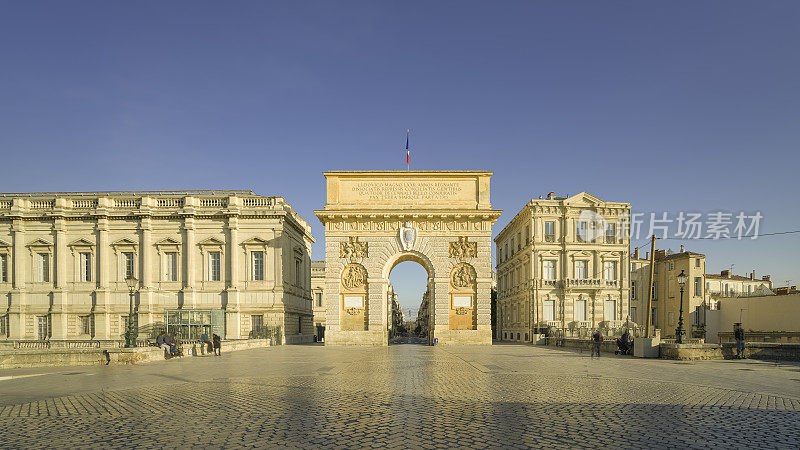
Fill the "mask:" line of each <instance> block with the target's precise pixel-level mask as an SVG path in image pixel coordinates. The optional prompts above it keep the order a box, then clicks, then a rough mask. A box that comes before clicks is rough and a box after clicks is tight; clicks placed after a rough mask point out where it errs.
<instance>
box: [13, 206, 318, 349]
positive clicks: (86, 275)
mask: <svg viewBox="0 0 800 450" xmlns="http://www.w3.org/2000/svg"><path fill="white" fill-rule="evenodd" d="M313 241H314V239H313V237H312V236H311V228H310V226H309V225H308V224H307V223H306V222H305V220H303V219H302V218H300V216H298V215H297V213H295V211H294V210H293V209H292V207H291V206H290V205H289V204H288V203H287V202H286V201H285V200H284V199H283V198H282V197H263V196H259V195H256V194H254V193H252V192H250V191H213V192H212V191H192V192H95V193H53V194H0V264H2V267H0V300H2V303H0V339H5V340H50V341H60V340H120V339H122V336H123V333H124V331H125V327H126V325H125V323H126V320H127V316H128V311H129V300H130V293H129V288H128V286H127V284H126V279H127V278H135V279H136V286H135V289H134V291H135V292H134V302H135V311H134V313H135V317H136V319H137V320H138V324H139V328H140V336H141V337H146V336H147V335H148V334H151V333H152V332H153V331H154V330H157V329H160V328H162V327H163V323H164V320H165V312H166V311H172V312H173V313H174V314H175V315H174V320H178V321H179V320H182V319H187V320H194V319H192V317H195V316H194V315H192V314H189V313H190V312H196V313H197V314H198V315H196V318H198V320H201V319H199V318H200V317H205V319H202V320H204V321H202V320H201V323H203V324H206V325H208V323H207V322H209V321H210V322H212V324H211V325H213V331H214V332H218V333H221V334H223V335H224V336H225V338H227V339H237V338H247V337H248V335H249V334H250V331H251V329H252V327H253V326H256V327H258V326H260V325H265V326H267V325H271V326H273V327H278V326H280V327H281V328H282V333H283V334H284V336H283V337H285V340H284V341H285V342H302V341H306V340H310V339H311V338H312V336H313V334H312V308H311V276H310V263H311V261H310V258H309V255H310V249H311V244H312V242H313ZM182 312H183V313H186V314H183V315H182ZM201 312H203V314H200V313H201ZM206 313H207V314H206Z"/></svg>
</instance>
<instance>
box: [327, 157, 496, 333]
mask: <svg viewBox="0 0 800 450" xmlns="http://www.w3.org/2000/svg"><path fill="white" fill-rule="evenodd" d="M324 175H325V179H326V181H327V203H326V204H325V209H323V210H319V211H315V212H316V214H317V217H319V219H320V221H321V222H322V223H323V225H325V261H326V265H325V267H326V268H325V271H326V272H325V278H326V281H325V291H324V292H325V294H324V296H325V297H324V301H325V305H326V321H327V327H326V330H325V344H326V345H387V344H388V333H389V327H390V321H391V311H390V308H391V306H390V303H389V302H388V297H387V292H388V288H389V272H391V270H392V268H393V267H394V266H395V265H397V264H398V263H400V262H403V261H416V262H418V263H419V264H421V265H422V267H424V268H425V270H426V271H427V272H428V293H429V296H428V298H429V299H430V300H429V302H428V304H429V309H428V315H429V319H428V339H429V343H431V344H434V343H435V344H491V343H492V331H491V311H490V305H491V284H492V258H491V242H492V225H493V224H494V223H495V221H497V218H498V217H499V216H500V212H501V211H498V210H493V209H492V205H491V204H490V203H489V181H490V178H491V176H492V172H487V171H339V172H325V173H324Z"/></svg>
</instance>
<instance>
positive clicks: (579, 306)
mask: <svg viewBox="0 0 800 450" xmlns="http://www.w3.org/2000/svg"><path fill="white" fill-rule="evenodd" d="M574 316H575V321H576V322H585V321H586V300H575V314H574Z"/></svg>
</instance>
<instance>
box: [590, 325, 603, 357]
mask: <svg viewBox="0 0 800 450" xmlns="http://www.w3.org/2000/svg"><path fill="white" fill-rule="evenodd" d="M591 341H592V354H591V355H589V357H590V358H591V357H592V356H594V354H595V352H597V357H598V358H599V357H600V344H602V343H603V335H602V334H600V330H594V333H592V338H591Z"/></svg>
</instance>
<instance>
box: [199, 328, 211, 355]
mask: <svg viewBox="0 0 800 450" xmlns="http://www.w3.org/2000/svg"><path fill="white" fill-rule="evenodd" d="M206 348H208V350H209V353H211V340H210V339H209V338H208V333H206V332H205V331H203V334H201V335H200V354H201V355H205V354H206Z"/></svg>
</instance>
